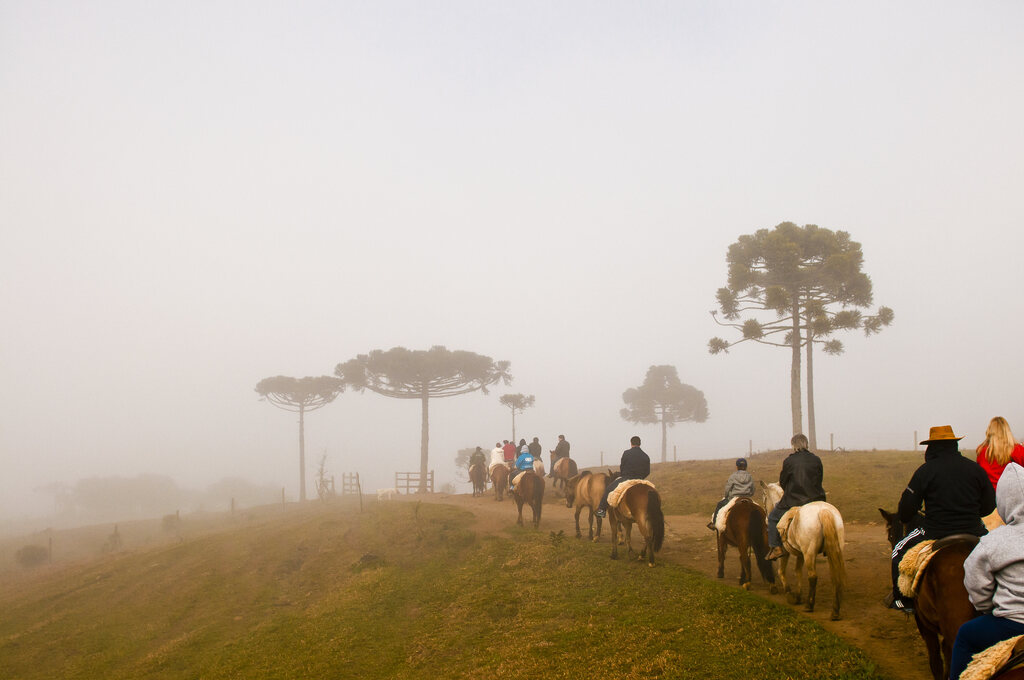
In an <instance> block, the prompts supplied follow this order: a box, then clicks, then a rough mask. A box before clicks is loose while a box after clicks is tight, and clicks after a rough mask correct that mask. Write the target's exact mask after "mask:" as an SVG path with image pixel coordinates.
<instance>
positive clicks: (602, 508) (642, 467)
mask: <svg viewBox="0 0 1024 680" xmlns="http://www.w3.org/2000/svg"><path fill="white" fill-rule="evenodd" d="M629 443H630V445H631V446H632V448H629V449H626V450H625V451H623V452H622V460H620V461H619V476H618V477H616V478H615V479H614V480H612V481H611V482H610V483H609V484H608V486H606V487H605V490H604V496H603V497H602V498H601V502H600V503H598V505H597V510H596V511H594V514H595V515H597V516H598V517H604V516H605V515H607V514H608V494H610V493H611V492H612V491H614V490H615V487H617V486H618V485H619V484H622V482H624V481H626V480H627V479H647V475H649V474H651V457H650V456H648V455H647V454H646V453H644V450H643V449H641V448H640V437H632V438H631V439H630V440H629Z"/></svg>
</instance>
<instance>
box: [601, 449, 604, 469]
mask: <svg viewBox="0 0 1024 680" xmlns="http://www.w3.org/2000/svg"><path fill="white" fill-rule="evenodd" d="M601 467H604V451H602V452H601Z"/></svg>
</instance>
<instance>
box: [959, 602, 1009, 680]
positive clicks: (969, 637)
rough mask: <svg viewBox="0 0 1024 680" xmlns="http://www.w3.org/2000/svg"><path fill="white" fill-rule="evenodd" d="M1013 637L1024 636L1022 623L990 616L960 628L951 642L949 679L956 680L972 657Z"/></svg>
mask: <svg viewBox="0 0 1024 680" xmlns="http://www.w3.org/2000/svg"><path fill="white" fill-rule="evenodd" d="M1014 635H1024V623H1017V622H1016V621H1012V620H1010V619H1004V618H1002V617H1000V616H992V615H991V614H983V615H981V616H979V617H977V618H975V619H971V620H970V621H968V622H967V623H965V624H964V625H962V626H960V630H959V631H957V634H956V641H955V642H953V658H952V659H950V660H949V677H950V678H951V679H952V680H956V679H957V678H959V677H960V674H961V673H963V672H964V669H965V668H967V664H969V663H970V662H971V657H972V656H974V655H975V654H977V653H978V652H980V651H981V650H983V649H987V648H988V647H991V646H992V645H994V644H995V643H997V642H1002V641H1003V640H1006V639H1008V638H1012V637H1013V636H1014Z"/></svg>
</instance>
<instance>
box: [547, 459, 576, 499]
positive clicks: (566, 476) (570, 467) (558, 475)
mask: <svg viewBox="0 0 1024 680" xmlns="http://www.w3.org/2000/svg"><path fill="white" fill-rule="evenodd" d="M551 453H552V455H554V453H555V452H554V451H552V452H551ZM578 472H579V468H578V467H577V466H576V461H574V460H573V459H572V458H569V457H568V456H563V457H562V458H559V459H558V460H556V461H555V462H554V463H552V464H551V477H552V482H551V488H552V489H557V488H558V483H559V482H561V483H562V491H565V489H566V487H568V486H569V480H570V479H572V478H573V477H575V476H576V474H577V473H578Z"/></svg>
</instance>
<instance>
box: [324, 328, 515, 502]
mask: <svg viewBox="0 0 1024 680" xmlns="http://www.w3.org/2000/svg"><path fill="white" fill-rule="evenodd" d="M509 365H510V364H509V362H507V361H495V360H494V359H492V358H491V357H488V356H483V355H480V354H476V353H474V352H466V351H462V350H455V351H451V350H448V349H447V348H446V347H443V346H441V345H436V346H434V347H431V348H430V349H429V350H409V349H406V348H405V347H393V348H391V349H389V350H387V351H384V350H379V349H376V350H373V351H372V352H370V353H369V354H360V355H358V356H357V357H356V358H354V359H349V360H348V361H346V362H345V363H342V364H338V365H337V367H336V368H335V369H334V373H335V375H337V376H338V377H339V378H342V379H343V380H344V381H345V383H346V384H348V385H350V386H352V387H353V388H354V389H357V390H359V391H360V392H361V391H363V390H364V389H368V390H370V391H371V392H376V393H377V394H382V395H384V396H385V397H392V398H394V399H419V400H420V402H421V406H422V427H421V430H420V491H421V492H422V491H425V490H426V483H427V458H428V442H429V441H430V428H429V424H428V423H429V408H428V404H429V401H430V399H431V398H435V399H439V398H443V397H455V396H458V395H460V394H467V393H469V392H475V391H477V390H480V391H481V392H482V393H484V394H487V393H488V392H487V387H488V386H490V385H493V384H495V383H497V382H498V381H504V382H505V384H506V385H507V384H509V382H511V380H512V376H511V375H510V374H509Z"/></svg>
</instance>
